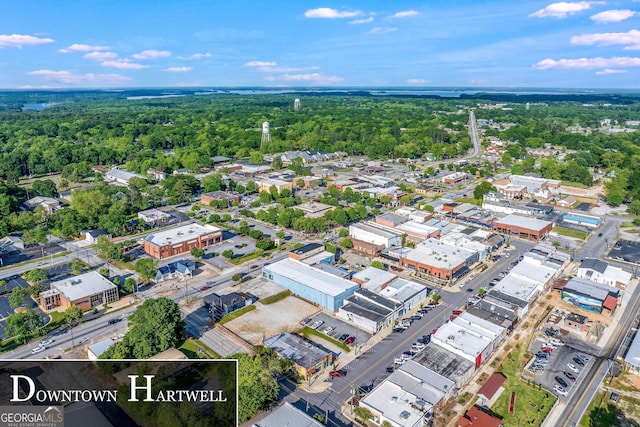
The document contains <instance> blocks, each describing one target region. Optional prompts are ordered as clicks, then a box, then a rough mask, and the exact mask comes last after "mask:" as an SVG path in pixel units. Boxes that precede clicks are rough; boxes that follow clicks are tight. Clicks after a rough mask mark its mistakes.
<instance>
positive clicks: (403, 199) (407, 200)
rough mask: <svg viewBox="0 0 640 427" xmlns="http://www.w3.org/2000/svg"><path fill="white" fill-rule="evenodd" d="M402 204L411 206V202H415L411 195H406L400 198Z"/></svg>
mask: <svg viewBox="0 0 640 427" xmlns="http://www.w3.org/2000/svg"><path fill="white" fill-rule="evenodd" d="M400 202H402V204H403V205H409V204H411V202H413V197H411V196H410V195H409V194H405V195H404V196H402V197H400Z"/></svg>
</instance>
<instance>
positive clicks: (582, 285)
mask: <svg viewBox="0 0 640 427" xmlns="http://www.w3.org/2000/svg"><path fill="white" fill-rule="evenodd" d="M619 297H620V290H619V289H618V288H616V287H613V286H609V285H605V284H601V283H596V282H592V281H591V280H587V279H580V278H576V277H574V278H572V279H570V280H569V281H568V282H567V283H566V284H565V285H564V288H563V289H562V299H563V300H564V301H567V302H569V303H571V304H573V305H575V306H577V307H580V308H582V309H584V310H588V311H593V312H595V313H601V312H602V310H603V309H605V308H606V309H608V310H610V311H613V310H615V308H616V307H617V306H618V298H619Z"/></svg>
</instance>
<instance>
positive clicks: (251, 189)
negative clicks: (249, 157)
mask: <svg viewBox="0 0 640 427" xmlns="http://www.w3.org/2000/svg"><path fill="white" fill-rule="evenodd" d="M245 188H246V189H247V193H255V192H256V183H255V182H253V181H247V185H246V187H245Z"/></svg>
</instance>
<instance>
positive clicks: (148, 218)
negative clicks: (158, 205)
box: [138, 209, 173, 227]
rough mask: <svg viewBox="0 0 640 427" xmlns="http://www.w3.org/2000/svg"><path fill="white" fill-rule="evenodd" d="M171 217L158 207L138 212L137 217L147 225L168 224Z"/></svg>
mask: <svg viewBox="0 0 640 427" xmlns="http://www.w3.org/2000/svg"><path fill="white" fill-rule="evenodd" d="M172 218H173V217H172V216H171V215H170V214H168V213H166V212H162V211H161V210H159V209H147V210H146V211H140V212H138V219H139V220H141V221H144V223H145V224H147V225H149V226H154V227H156V226H161V225H166V224H168V223H169V222H170V221H171V219H172Z"/></svg>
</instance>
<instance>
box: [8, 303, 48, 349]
mask: <svg viewBox="0 0 640 427" xmlns="http://www.w3.org/2000/svg"><path fill="white" fill-rule="evenodd" d="M5 322H6V327H5V329H4V332H5V335H6V336H7V337H16V338H17V339H18V340H21V341H22V342H26V341H27V339H28V338H29V337H32V336H34V335H36V334H37V333H38V332H39V330H40V328H42V327H43V326H44V318H43V317H42V316H40V314H38V313H36V311H35V310H33V309H32V308H27V309H26V310H25V311H20V312H18V313H13V314H11V315H9V316H8V317H7V318H6V320H5Z"/></svg>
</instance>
